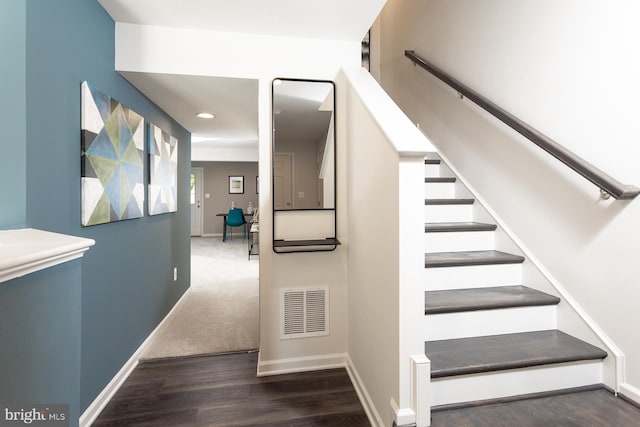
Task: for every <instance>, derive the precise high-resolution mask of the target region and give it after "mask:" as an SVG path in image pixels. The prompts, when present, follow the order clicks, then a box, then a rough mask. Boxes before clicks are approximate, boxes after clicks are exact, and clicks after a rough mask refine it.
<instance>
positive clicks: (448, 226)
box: [424, 222, 498, 233]
mask: <svg viewBox="0 0 640 427" xmlns="http://www.w3.org/2000/svg"><path fill="white" fill-rule="evenodd" d="M497 227H498V226H497V225H495V224H485V223H482V222H428V223H426V224H425V225H424V231H425V233H444V232H457V231H494V230H495V229H496V228H497Z"/></svg>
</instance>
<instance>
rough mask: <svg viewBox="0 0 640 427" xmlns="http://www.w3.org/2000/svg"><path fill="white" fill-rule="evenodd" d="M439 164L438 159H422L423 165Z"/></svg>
mask: <svg viewBox="0 0 640 427" xmlns="http://www.w3.org/2000/svg"><path fill="white" fill-rule="evenodd" d="M440 162H441V161H440V159H424V164H425V165H439V164H440Z"/></svg>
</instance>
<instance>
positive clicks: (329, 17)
mask: <svg viewBox="0 0 640 427" xmlns="http://www.w3.org/2000/svg"><path fill="white" fill-rule="evenodd" d="M97 1H98V2H99V3H100V4H101V5H102V7H103V8H104V9H105V10H106V11H107V12H108V13H109V15H111V17H112V18H113V19H114V21H116V22H122V23H131V24H140V25H156V26H165V27H179V28H192V29H202V30H211V31H222V32H233V33H251V34H265V35H278V36H283V37H303V38H313V39H326V40H345V41H360V40H362V38H363V37H364V35H365V34H366V32H367V30H368V29H369V27H370V25H371V24H372V22H373V21H374V20H375V17H376V16H377V15H378V13H379V11H380V9H381V8H382V6H383V5H384V3H385V1H386V0H313V1H311V0H97ZM122 75H123V76H124V77H125V78H126V79H127V80H129V81H130V82H131V83H132V84H133V85H134V86H135V87H137V88H138V89H139V90H140V91H141V92H142V93H144V94H145V95H146V96H147V97H149V99H151V100H152V101H153V102H155V103H156V104H157V105H158V106H160V108H162V109H163V110H165V111H166V112H167V113H168V114H169V115H171V116H172V117H174V118H175V119H176V120H177V121H178V122H179V123H180V124H181V125H182V126H184V127H185V128H186V129H187V130H188V131H190V132H191V133H192V140H194V141H195V140H206V141H207V142H204V143H203V142H199V144H203V145H204V144H207V145H209V146H212V147H221V146H225V145H226V146H228V145H229V144H236V145H237V146H241V145H242V146H247V145H253V146H256V147H257V140H258V113H257V109H258V83H257V81H255V80H247V79H229V78H222V77H206V76H184V75H167V74H152V73H137V72H122ZM201 111H206V112H210V113H212V114H215V115H216V118H214V119H212V120H205V119H200V118H197V117H195V114H196V113H197V112H201Z"/></svg>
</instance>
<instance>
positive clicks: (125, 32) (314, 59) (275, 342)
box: [116, 23, 360, 374]
mask: <svg viewBox="0 0 640 427" xmlns="http://www.w3.org/2000/svg"><path fill="white" fill-rule="evenodd" d="M359 63H360V41H359V40H357V41H353V42H345V41H332V40H314V39H299V38H286V37H276V36H264V35H255V34H237V33H220V32H212V31H202V30H187V29H178V28H165V27H152V26H142V25H132V24H121V23H118V24H116V69H117V70H119V71H148V72H154V73H171V74H189V75H205V76H219V77H237V78H251V79H258V81H259V83H258V103H259V107H258V121H259V126H258V141H259V147H258V151H259V169H258V170H259V176H260V194H259V198H260V199H259V205H260V223H261V224H260V363H259V372H260V373H264V374H269V373H275V372H282V371H287V370H305V369H313V368H321V367H329V366H333V365H335V364H343V363H344V360H345V358H344V355H345V351H346V339H347V337H346V299H347V291H346V261H345V257H346V252H345V251H346V249H345V248H344V247H338V249H337V250H336V251H334V252H328V253H296V254H284V255H276V254H274V253H273V251H272V244H271V242H272V220H273V217H272V215H271V209H272V194H271V152H272V146H271V134H272V132H271V127H272V121H271V80H272V79H274V78H276V77H291V78H302V79H321V80H334V78H335V77H336V74H337V73H338V70H339V69H340V67H342V66H357V65H359ZM342 89H343V88H342V87H340V86H338V87H337V89H336V90H337V91H340V90H342ZM345 143H346V142H345ZM339 145H340V142H338V147H339ZM338 149H340V148H338ZM339 161H340V160H339ZM343 177H344V175H343ZM344 192H345V182H344V178H340V175H339V177H338V197H339V198H341V199H340V200H342V203H341V202H340V200H339V202H338V203H339V205H338V215H339V216H341V217H343V218H344V217H345V216H346V209H345V208H344V207H345V204H344V201H345V200H346V199H345V198H344V197H345V196H344ZM341 194H342V195H341ZM339 221H340V219H339ZM342 222H343V223H344V219H343V220H342ZM339 227H340V226H339ZM339 230H340V228H339ZM325 285H326V286H329V295H330V318H329V324H330V332H331V334H330V335H329V336H326V337H317V338H303V339H290V340H280V336H279V332H280V325H279V295H280V289H282V288H289V287H318V286H325Z"/></svg>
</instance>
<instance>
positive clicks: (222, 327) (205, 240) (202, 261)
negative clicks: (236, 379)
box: [143, 237, 259, 359]
mask: <svg viewBox="0 0 640 427" xmlns="http://www.w3.org/2000/svg"><path fill="white" fill-rule="evenodd" d="M258 323H259V319H258V257H256V256H252V257H251V259H250V260H248V259H247V242H246V241H243V240H242V239H241V238H234V239H233V240H228V241H227V242H225V243H223V242H222V241H221V239H220V237H192V238H191V289H190V290H189V291H188V294H187V295H186V296H185V297H184V301H183V302H182V303H181V304H180V305H179V307H178V308H177V309H176V311H175V312H174V313H173V314H172V315H171V317H170V318H168V319H167V322H166V323H165V325H164V326H163V327H162V329H161V330H160V331H159V332H158V334H157V336H156V337H155V339H154V340H153V341H152V342H151V343H150V345H149V348H148V349H147V351H146V352H145V354H144V357H143V359H158V358H166V357H180V356H193V355H201V354H217V353H227V352H233V351H240V350H253V349H257V348H258V340H259V328H258Z"/></svg>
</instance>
